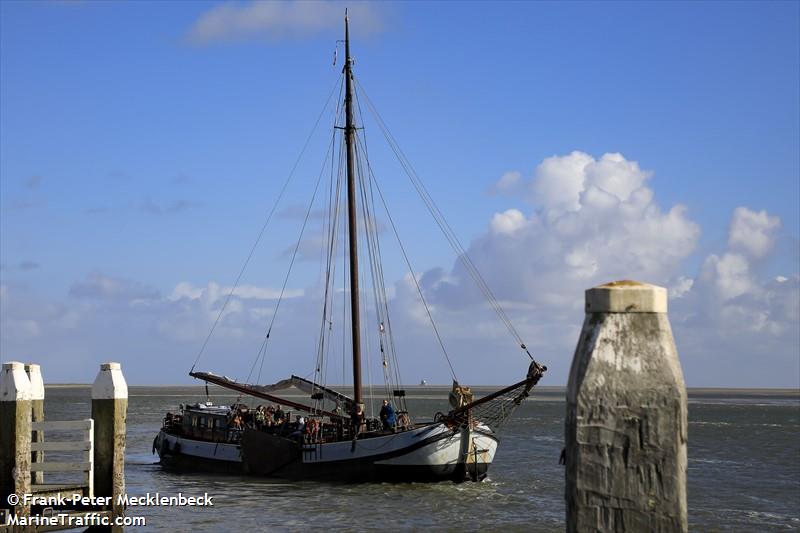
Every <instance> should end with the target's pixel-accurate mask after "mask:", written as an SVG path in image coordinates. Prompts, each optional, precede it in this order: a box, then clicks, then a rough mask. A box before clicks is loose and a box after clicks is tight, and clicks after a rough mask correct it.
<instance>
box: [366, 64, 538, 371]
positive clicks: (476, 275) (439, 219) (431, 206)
mask: <svg viewBox="0 0 800 533" xmlns="http://www.w3.org/2000/svg"><path fill="white" fill-rule="evenodd" d="M354 79H355V77H354ZM356 84H357V86H358V87H359V88H360V89H361V90H362V92H363V93H364V97H365V98H366V101H367V105H368V107H369V108H370V111H371V112H372V113H373V115H374V116H375V118H376V122H377V123H378V125H379V127H380V128H381V132H382V133H383V134H384V136H385V137H386V140H387V142H388V143H389V146H390V147H391V148H392V150H393V151H394V153H395V155H396V156H397V158H398V161H399V162H400V164H401V166H402V167H403V169H404V170H405V172H406V174H407V175H408V177H409V179H410V180H411V182H412V184H413V185H414V187H415V189H416V190H417V192H418V194H419V195H420V197H421V198H422V200H423V202H424V203H425V205H426V207H428V210H429V211H430V213H431V215H432V216H433V218H434V220H435V221H436V223H437V224H438V225H439V228H440V229H441V230H442V233H443V234H444V235H445V238H446V239H447V240H448V242H449V243H450V245H451V247H453V250H454V251H455V252H456V253H457V254H458V257H459V260H460V262H461V263H462V265H463V266H464V267H465V268H466V270H467V273H469V274H470V276H471V277H472V278H473V280H474V281H475V283H476V285H477V286H478V288H479V289H480V290H481V292H483V294H484V297H485V298H486V299H487V301H488V302H489V305H490V306H491V307H492V309H493V310H494V311H495V313H497V315H498V317H499V318H500V320H501V321H502V322H503V323H504V325H505V326H506V328H507V329H508V331H509V333H510V334H511V335H512V336H513V337H514V338H515V339H516V341H517V342H518V343H519V345H520V348H522V349H523V350H524V351H525V353H527V355H528V357H530V358H531V359H533V356H532V355H531V353H530V352H529V351H528V348H527V346H526V345H525V343H524V342H523V340H522V337H521V336H520V335H519V333H518V332H517V330H516V328H515V327H514V325H513V323H512V322H511V320H510V319H509V317H508V315H507V314H506V312H505V310H504V309H503V308H502V306H501V305H500V303H499V301H498V300H497V298H496V297H495V296H494V293H493V292H492V290H491V289H490V288H489V286H488V284H487V283H486V281H485V280H484V278H483V276H482V275H481V274H480V271H479V270H478V269H477V267H476V266H475V264H474V262H473V261H472V259H471V258H470V256H469V254H467V252H466V250H465V249H464V247H463V246H462V245H461V242H460V241H459V240H458V237H457V236H456V235H455V232H454V231H453V229H452V227H451V226H450V225H449V224H448V223H447V220H446V219H445V218H444V215H443V214H442V213H441V210H440V209H439V208H438V206H437V205H436V203H435V202H434V201H433V198H432V196H431V195H430V193H429V192H428V190H427V188H426V187H425V184H424V183H423V182H422V180H421V179H420V178H419V176H417V174H416V171H415V170H414V168H413V166H412V165H411V162H410V161H409V160H408V158H407V157H406V156H405V153H403V151H402V149H401V148H400V146H399V144H398V143H397V141H396V139H395V138H394V136H393V135H392V134H391V132H390V131H389V129H388V126H387V125H386V123H385V122H384V121H383V118H382V117H381V116H380V113H378V111H377V109H375V107H374V105H373V104H372V102H371V100H370V99H369V96H368V95H367V94H366V92H365V91H364V89H363V86H361V84H360V82H359V81H358V80H357V79H356Z"/></svg>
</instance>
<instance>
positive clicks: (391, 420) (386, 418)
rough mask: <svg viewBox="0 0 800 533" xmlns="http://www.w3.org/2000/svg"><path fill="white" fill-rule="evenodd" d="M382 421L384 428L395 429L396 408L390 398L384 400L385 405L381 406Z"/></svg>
mask: <svg viewBox="0 0 800 533" xmlns="http://www.w3.org/2000/svg"><path fill="white" fill-rule="evenodd" d="M381 422H383V429H394V426H395V424H396V423H397V420H396V418H395V415H394V408H393V407H392V404H391V403H389V400H383V407H381Z"/></svg>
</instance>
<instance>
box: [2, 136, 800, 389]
mask: <svg viewBox="0 0 800 533" xmlns="http://www.w3.org/2000/svg"><path fill="white" fill-rule="evenodd" d="M518 174H519V176H516V175H515V174H513V173H511V175H513V176H515V177H511V178H505V179H502V178H501V180H500V181H501V184H499V185H498V186H497V187H495V189H496V190H497V191H498V192H501V191H502V193H503V194H507V195H512V196H513V195H517V197H516V198H514V204H515V205H518V206H519V205H524V206H525V207H522V208H519V207H517V208H506V209H501V210H499V211H498V212H497V213H494V214H493V215H492V216H491V217H489V218H488V220H487V221H486V228H485V230H484V231H483V232H482V233H481V234H479V235H478V236H476V237H475V238H474V239H473V240H472V242H471V243H470V244H469V246H468V247H467V248H468V253H469V256H470V258H471V260H472V261H473V263H474V264H475V265H476V266H477V267H478V269H479V270H480V271H481V273H482V275H483V277H484V278H485V280H486V281H487V283H488V285H489V286H490V287H491V289H492V291H493V293H494V294H495V295H496V296H497V297H498V299H499V300H501V302H502V304H503V307H504V309H505V310H506V312H507V313H508V315H509V316H510V317H511V319H512V321H513V322H514V324H515V325H516V327H517V329H518V330H519V332H520V333H521V334H522V337H523V338H524V340H525V342H526V343H527V345H528V347H530V348H531V350H532V351H533V353H534V355H535V356H536V357H537V358H538V359H540V360H542V362H544V363H545V364H547V366H548V367H549V368H550V371H549V372H548V374H547V377H546V379H545V381H543V384H548V385H560V384H563V383H564V382H565V380H566V376H567V372H568V369H569V364H570V361H571V358H572V352H573V350H574V348H575V343H576V341H577V338H578V332H579V331H580V325H581V322H582V319H583V291H584V290H585V289H587V288H589V287H591V286H594V285H597V284H600V283H604V282H607V281H610V280H614V279H630V278H633V279H638V280H641V281H645V282H650V283H655V284H658V285H662V286H666V287H668V288H669V291H670V320H671V322H672V325H673V329H674V332H675V338H676V341H677V343H678V350H679V353H680V355H681V360H682V364H683V368H684V372H685V375H686V379H687V383H688V384H689V385H694V386H705V385H722V386H726V385H727V386H731V385H734V386H776V385H777V386H797V379H798V375H800V368H798V364H799V362H798V358H797V347H798V346H800V328H798V324H800V275H798V267H797V265H796V264H795V265H794V266H793V267H789V269H788V271H781V272H774V271H771V270H768V269H769V268H774V264H773V263H771V262H770V260H769V259H770V257H772V256H773V255H774V254H776V253H778V251H779V247H776V246H775V242H777V240H778V239H779V237H780V234H779V232H780V231H781V228H782V224H781V221H780V219H779V218H778V217H776V216H774V215H771V214H769V213H767V212H765V211H755V210H752V209H750V208H747V207H739V208H737V209H736V210H734V211H733V213H732V215H731V220H730V224H729V232H728V240H727V244H726V245H723V246H722V248H721V249H719V250H714V251H713V252H714V253H709V254H707V255H706V256H705V257H697V256H696V255H693V253H694V251H695V247H696V244H697V241H698V238H699V235H700V226H699V225H698V224H697V223H696V222H695V221H693V220H692V219H691V218H690V216H689V213H688V212H687V210H686V208H685V207H683V206H681V205H672V206H662V205H660V204H659V202H658V201H657V199H656V197H655V194H654V191H653V189H651V188H650V186H649V183H650V180H655V179H657V176H655V175H653V174H652V173H651V172H649V171H646V170H643V169H642V168H641V167H640V166H639V164H638V163H637V162H636V161H633V160H630V159H627V158H626V157H624V156H623V155H621V154H617V153H609V154H605V155H602V156H600V157H594V156H592V155H590V154H586V153H584V152H577V151H576V152H572V153H569V154H565V155H561V156H553V157H550V158H547V159H545V160H544V161H542V162H541V164H539V165H538V166H537V167H536V169H535V170H534V172H533V173H532V175H530V177H528V178H523V177H522V173H518ZM506 175H509V174H506ZM289 214H291V213H287V215H289ZM308 243H309V251H308V253H309V256H310V255H311V254H312V252H314V254H313V255H314V257H315V258H316V257H318V255H319V254H318V252H319V246H318V242H317V241H314V240H313V239H309V240H308ZM311 244H313V246H311ZM780 264H783V265H785V264H786V262H785V261H782V262H780ZM692 265H699V266H692ZM689 269H691V270H689ZM391 281H392V280H387V283H391ZM394 281H395V282H394V284H393V286H392V290H391V291H390V295H389V297H390V303H389V305H390V312H391V315H390V316H391V323H392V328H393V330H394V332H395V343H396V345H397V349H398V353H399V354H400V357H401V366H402V369H401V375H402V376H403V377H404V379H405V380H406V382H412V383H413V382H418V381H419V380H420V379H422V378H425V379H427V380H429V381H431V382H435V381H438V382H443V381H445V380H446V379H447V378H448V376H449V368H448V365H447V364H446V363H445V362H444V359H443V358H442V357H440V355H439V352H440V348H439V346H438V341H437V339H436V338H435V336H434V334H433V331H432V329H431V328H430V325H429V321H430V318H429V316H428V311H427V310H426V308H425V306H424V305H423V304H422V301H421V299H420V296H419V294H418V292H417V287H416V284H415V281H416V282H417V283H419V285H420V286H421V288H422V291H423V294H424V296H425V299H426V300H427V302H428V306H429V309H430V312H431V314H432V315H433V317H434V320H435V321H436V323H437V327H438V330H439V332H440V333H441V336H442V339H443V341H444V345H445V347H446V349H447V350H448V352H449V354H450V357H451V359H452V360H453V366H454V367H455V368H456V371H457V372H458V378H459V380H461V381H462V382H465V383H472V384H480V383H503V382H506V383H507V382H510V380H515V379H519V378H520V377H521V375H520V374H519V373H518V372H522V373H523V374H524V370H525V367H526V365H525V360H526V356H524V354H521V353H518V352H520V351H519V348H518V346H515V345H514V341H513V340H512V339H511V338H510V336H509V335H508V333H507V331H506V330H505V327H504V325H503V323H502V322H501V321H499V320H498V319H497V317H496V316H495V315H494V314H493V313H492V311H491V309H490V308H489V307H488V306H487V305H485V301H484V299H483V297H482V295H481V293H480V291H479V290H478V289H476V288H475V286H474V284H473V283H472V281H471V279H470V276H469V273H468V271H467V270H466V269H465V268H464V267H463V265H462V264H461V262H459V261H456V262H455V263H454V264H453V265H452V266H450V267H448V268H446V267H437V268H432V269H429V270H428V271H426V272H422V273H417V274H416V275H415V276H414V277H412V275H410V274H409V275H406V276H405V277H403V278H402V279H399V280H394ZM229 292H230V287H225V286H223V285H220V284H218V283H214V282H210V283H207V284H204V285H202V284H201V285H195V284H192V283H189V282H181V283H178V284H176V285H175V286H174V287H173V288H172V289H171V290H168V291H166V292H164V293H161V292H160V291H158V290H157V289H155V288H152V287H150V286H149V285H147V284H146V283H142V282H137V281H133V280H124V279H120V278H115V277H113V276H108V275H105V274H101V273H93V274H90V275H89V276H88V277H87V278H86V279H85V280H81V281H79V282H76V283H74V284H73V285H72V287H71V289H70V295H71V296H72V298H70V300H69V302H68V304H69V305H63V304H54V303H52V302H46V301H42V300H40V299H38V298H36V297H35V295H32V294H30V291H26V289H25V287H22V286H11V285H8V284H7V285H4V286H2V287H0V295H2V298H0V300H1V301H2V305H3V312H2V313H0V324H2V335H0V345H1V346H2V347H3V348H2V352H3V356H4V357H10V356H13V357H17V356H19V357H20V358H24V356H25V354H26V353H31V354H34V355H36V356H37V357H40V356H41V357H42V358H50V359H42V360H43V362H49V363H50V364H52V365H53V368H54V369H55V368H57V365H61V367H58V368H61V369H62V371H63V372H64V373H65V374H64V375H65V376H67V378H65V379H68V378H69V376H68V372H70V371H71V368H72V367H75V366H76V364H77V363H79V362H80V361H82V360H85V359H87V358H89V362H90V363H91V365H92V366H93V365H94V364H96V362H97V359H98V358H106V357H114V358H119V359H121V360H123V362H125V364H126V365H129V368H130V376H131V382H134V383H135V382H139V383H147V382H154V381H160V382H177V381H179V380H181V377H182V376H184V375H185V369H186V368H188V366H189V364H190V363H191V361H192V360H194V358H195V357H196V355H197V350H198V349H199V346H200V345H202V343H203V340H204V339H205V336H206V335H207V334H208V331H209V329H210V328H211V326H212V325H213V324H215V323H216V322H217V320H218V317H219V321H218V323H217V325H216V333H215V335H214V337H213V338H212V342H211V343H209V346H208V347H207V349H206V353H205V355H204V356H203V359H202V362H201V366H202V367H203V368H208V369H210V370H214V371H219V372H225V373H227V374H229V375H231V376H232V377H237V376H238V377H239V378H244V377H246V376H247V374H248V368H249V365H250V363H251V361H252V360H253V356H254V355H255V354H257V353H258V349H259V346H260V345H261V343H262V342H263V340H264V337H265V334H266V331H267V328H268V326H269V324H270V323H271V322H272V320H273V318H274V319H275V320H276V323H275V329H274V330H273V331H272V333H271V336H270V342H271V343H272V344H271V345H270V346H271V348H270V350H271V351H270V353H271V354H272V355H271V356H270V358H269V359H268V362H267V364H266V365H265V369H268V370H265V376H267V375H268V376H269V377H265V378H264V379H265V380H274V379H279V378H282V377H284V376H285V375H288V374H290V373H295V374H300V375H305V372H304V370H306V371H307V370H313V368H314V367H313V359H314V356H315V354H316V353H317V351H316V350H318V349H319V347H318V346H317V344H316V341H317V339H318V333H319V329H320V326H321V307H322V305H321V302H322V296H321V291H320V288H319V285H312V286H311V287H308V288H305V289H291V290H288V291H287V292H286V294H285V297H286V298H285V299H284V300H283V301H282V304H281V307H280V313H278V315H277V316H276V315H275V311H276V307H277V306H276V303H277V300H276V298H277V296H278V294H279V292H280V291H279V289H278V288H275V287H263V286H257V285H247V284H243V285H241V286H239V287H237V289H236V290H235V291H234V292H233V295H232V296H231V299H230V301H229V303H228V305H227V306H226V307H225V310H224V313H222V315H221V316H220V311H221V310H222V307H223V304H224V302H225V300H226V298H227V295H228V293H229ZM366 292H369V291H366ZM335 298H336V300H335V302H334V309H336V312H335V313H334V314H333V315H331V317H330V318H331V320H332V322H333V323H332V324H325V327H331V328H332V329H333V330H334V331H342V332H343V333H341V334H338V335H340V336H339V337H338V338H334V339H333V342H332V343H331V344H330V347H329V348H326V349H331V354H330V355H329V358H328V360H329V361H333V362H332V363H331V367H330V368H332V369H333V370H331V371H330V372H333V374H331V375H330V377H329V382H330V383H334V382H341V381H342V380H345V379H348V376H347V374H348V369H347V368H346V365H347V363H346V362H345V364H344V365H342V360H343V359H344V360H345V361H346V360H347V356H348V355H349V354H348V349H347V345H348V342H349V340H348V337H347V335H348V333H347V327H346V321H347V318H346V306H345V305H343V304H344V302H346V301H347V293H346V291H345V290H338V291H337V292H336V295H335ZM365 300H366V299H365ZM365 303H367V302H365ZM376 320H377V318H376V317H375V315H374V310H371V309H370V308H369V304H368V303H367V309H366V312H365V315H364V317H363V319H362V322H363V324H364V327H365V329H366V330H367V333H365V335H364V339H365V341H364V342H365V348H364V353H365V357H366V358H367V361H366V363H365V368H366V369H370V368H372V370H373V373H374V376H380V375H381V374H382V372H383V369H382V368H381V367H380V365H379V364H376V361H377V357H376V354H378V353H380V347H379V346H376V345H375V343H374V339H375V335H370V334H368V332H369V331H372V332H373V333H374V332H376V331H378V326H379V325H378V324H377V323H376ZM343 326H344V327H343ZM20 354H22V355H20ZM370 354H372V359H371V360H370V359H369V357H370ZM63 361H68V362H69V364H66V363H63ZM164 361H169V362H170V364H169V365H164V364H163V363H164ZM336 361H338V363H337V362H336ZM154 363H157V364H159V365H160V367H159V368H164V371H163V373H160V374H159V375H158V376H153V375H152V370H151V369H152V367H153V364H154ZM162 374H163V375H162ZM365 375H366V376H369V375H370V374H369V372H368V371H367V370H365ZM91 378H92V376H88V378H87V377H84V378H82V379H83V380H84V381H87V380H89V379H91Z"/></svg>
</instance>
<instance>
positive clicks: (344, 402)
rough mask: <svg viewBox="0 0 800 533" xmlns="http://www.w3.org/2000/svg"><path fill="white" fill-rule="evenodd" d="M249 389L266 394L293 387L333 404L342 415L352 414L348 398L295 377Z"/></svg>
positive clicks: (253, 386)
mask: <svg viewBox="0 0 800 533" xmlns="http://www.w3.org/2000/svg"><path fill="white" fill-rule="evenodd" d="M250 387H251V388H252V390H254V391H259V392H264V393H267V394H271V393H273V392H277V391H282V390H286V389H290V388H292V387H295V388H297V389H299V390H301V391H303V392H305V393H307V394H308V395H309V396H311V398H313V399H322V398H324V399H326V400H330V401H331V402H334V403H335V404H336V405H338V406H339V407H340V408H341V409H342V412H344V413H350V412H352V411H353V407H354V403H353V399H352V398H350V397H349V396H345V395H344V394H342V393H340V392H337V391H335V390H333V389H329V388H328V387H323V386H322V385H320V384H318V383H314V382H313V381H309V380H307V379H304V378H301V377H299V376H295V375H292V377H290V378H288V379H282V380H281V381H279V382H277V383H274V384H272V385H251V386H250Z"/></svg>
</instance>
